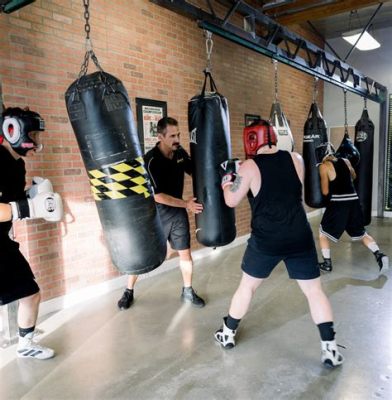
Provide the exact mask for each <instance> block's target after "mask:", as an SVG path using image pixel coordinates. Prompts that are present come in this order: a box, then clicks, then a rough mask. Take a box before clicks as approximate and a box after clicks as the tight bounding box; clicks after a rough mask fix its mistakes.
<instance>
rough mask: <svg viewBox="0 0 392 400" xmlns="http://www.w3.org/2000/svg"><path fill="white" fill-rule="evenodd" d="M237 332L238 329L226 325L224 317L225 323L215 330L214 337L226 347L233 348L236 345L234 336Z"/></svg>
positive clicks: (224, 321)
mask: <svg viewBox="0 0 392 400" xmlns="http://www.w3.org/2000/svg"><path fill="white" fill-rule="evenodd" d="M236 333H237V331H236V330H233V329H229V328H228V327H227V326H226V318H223V325H222V327H221V328H220V329H218V330H217V331H216V332H215V334H214V337H215V340H216V341H217V342H218V343H220V344H221V346H222V347H223V348H224V349H232V348H233V347H234V346H235V340H234V337H235V334H236Z"/></svg>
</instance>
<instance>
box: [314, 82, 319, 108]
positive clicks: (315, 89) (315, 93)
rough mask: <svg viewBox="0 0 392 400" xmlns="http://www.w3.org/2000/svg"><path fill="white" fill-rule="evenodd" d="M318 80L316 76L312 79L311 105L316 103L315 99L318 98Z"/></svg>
mask: <svg viewBox="0 0 392 400" xmlns="http://www.w3.org/2000/svg"><path fill="white" fill-rule="evenodd" d="M318 80H319V78H317V76H315V77H314V82H313V103H316V102H317V97H318Z"/></svg>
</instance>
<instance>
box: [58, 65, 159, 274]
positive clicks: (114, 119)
mask: <svg viewBox="0 0 392 400" xmlns="http://www.w3.org/2000/svg"><path fill="white" fill-rule="evenodd" d="M65 101H66V106H67V111H68V115H69V119H70V122H71V124H72V128H73V130H74V132H75V136H76V139H77V141H78V144H79V148H80V151H81V154H82V158H83V161H84V165H85V167H86V169H87V172H88V176H89V179H90V185H91V190H92V192H93V196H94V199H95V202H96V205H97V208H98V213H99V217H100V220H101V223H102V226H103V231H104V234H105V238H106V241H107V243H108V246H109V251H110V255H111V258H112V261H113V264H114V265H115V266H116V267H117V268H118V269H119V270H120V271H121V272H124V273H127V274H142V273H146V272H148V271H151V270H153V269H155V268H156V267H158V266H159V265H160V264H161V263H162V262H163V261H164V259H165V255H166V242H165V240H164V236H163V231H162V226H161V222H160V219H159V216H158V213H157V210H156V206H155V202H154V198H153V195H152V189H151V185H150V181H149V178H148V175H147V173H146V170H145V168H144V163H143V158H142V153H141V148H140V143H139V139H138V135H137V131H136V128H135V123H134V120H133V114H132V110H131V107H130V102H129V98H128V94H127V91H126V89H125V87H124V86H123V84H122V82H121V81H119V80H118V79H117V78H115V77H114V76H112V75H109V74H107V73H105V72H103V71H98V72H95V73H93V74H89V75H84V76H82V77H81V78H80V79H78V80H76V81H75V82H73V83H72V85H71V86H70V87H69V88H68V90H67V92H66V93H65ZM91 250H92V251H93V249H91Z"/></svg>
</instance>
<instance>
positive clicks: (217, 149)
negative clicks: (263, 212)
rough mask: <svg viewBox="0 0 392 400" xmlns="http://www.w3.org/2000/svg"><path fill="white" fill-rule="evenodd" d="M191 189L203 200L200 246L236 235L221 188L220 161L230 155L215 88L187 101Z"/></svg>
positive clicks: (225, 114) (224, 110) (223, 104)
mask: <svg viewBox="0 0 392 400" xmlns="http://www.w3.org/2000/svg"><path fill="white" fill-rule="evenodd" d="M188 123H189V132H190V150H191V159H192V165H193V193H194V197H196V199H197V202H199V203H201V204H203V212H202V213H200V214H196V216H195V217H196V239H197V241H198V242H199V243H201V244H202V245H204V246H209V247H217V246H224V245H226V244H228V243H230V242H232V241H233V240H234V238H235V236H236V228H235V212H234V209H233V208H230V207H228V206H227V205H226V203H225V200H224V197H223V191H222V189H221V177H220V173H219V169H220V164H221V163H223V162H224V161H226V160H228V159H229V158H231V146H230V125H229V111H228V106H227V100H226V98H225V97H223V96H221V95H220V94H219V93H217V92H212V93H211V92H208V93H204V90H203V92H202V94H201V95H198V96H195V97H193V98H192V99H191V100H190V101H189V103H188Z"/></svg>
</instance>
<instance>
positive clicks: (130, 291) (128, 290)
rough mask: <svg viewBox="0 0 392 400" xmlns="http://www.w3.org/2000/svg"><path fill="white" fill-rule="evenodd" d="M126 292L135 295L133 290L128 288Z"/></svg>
mask: <svg viewBox="0 0 392 400" xmlns="http://www.w3.org/2000/svg"><path fill="white" fill-rule="evenodd" d="M125 291H126V292H129V293H133V289H128V288H126V289H125Z"/></svg>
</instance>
